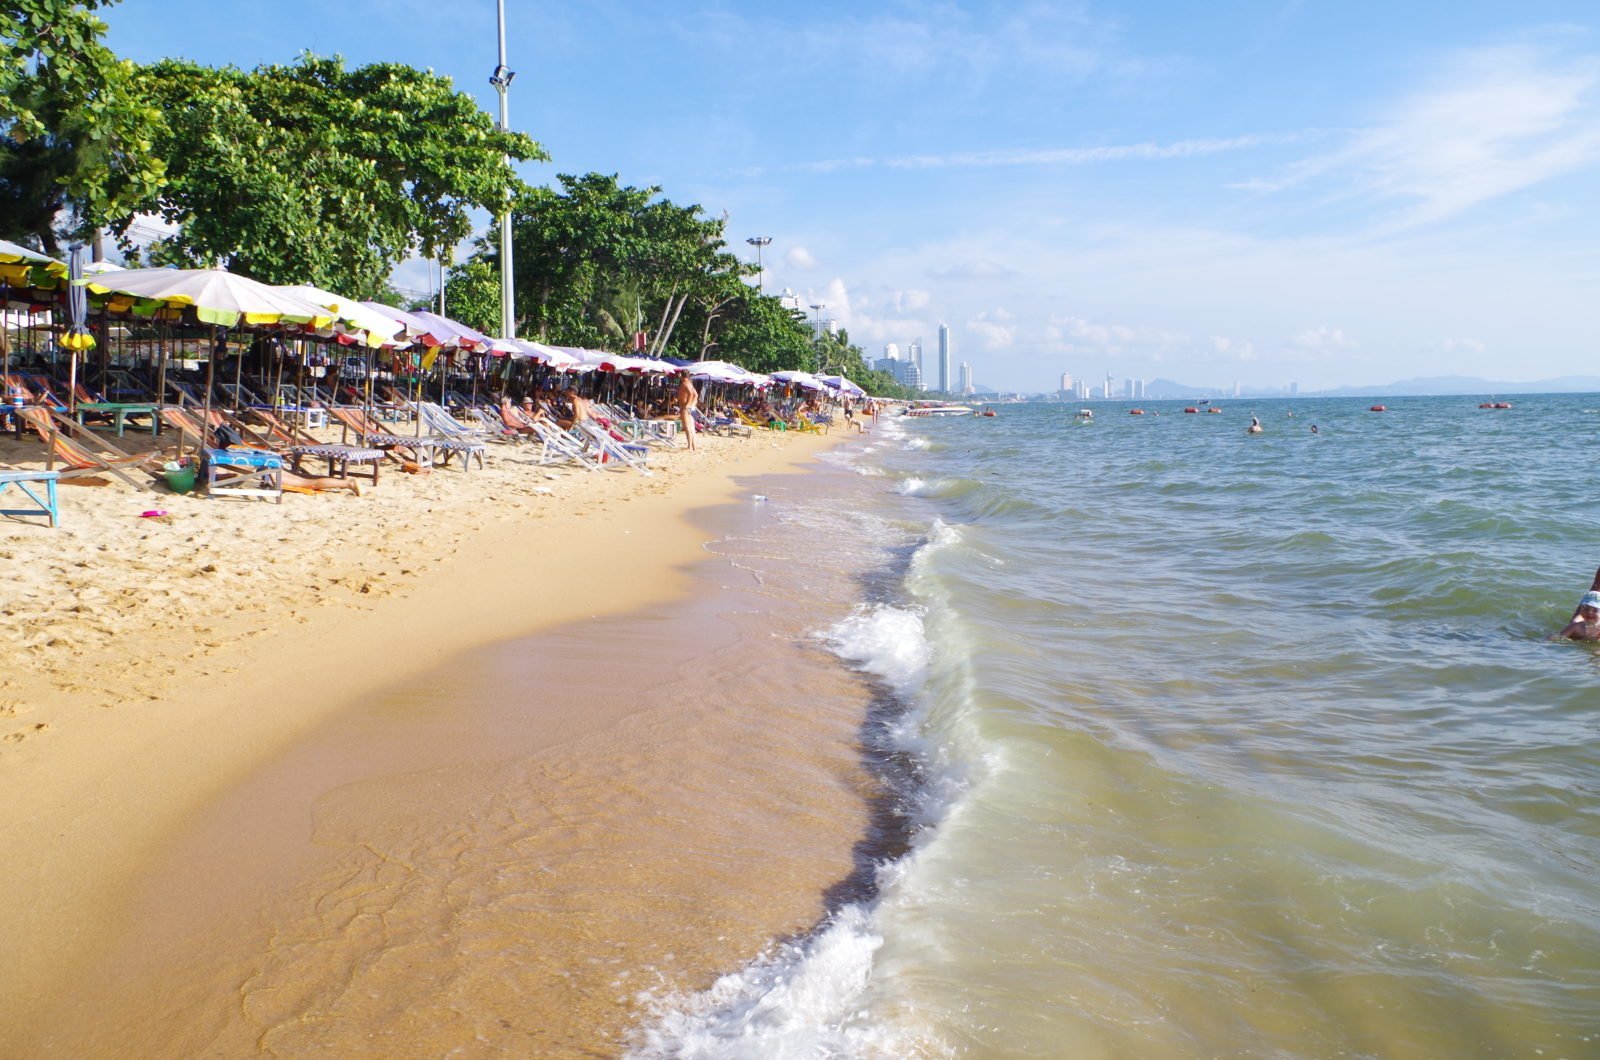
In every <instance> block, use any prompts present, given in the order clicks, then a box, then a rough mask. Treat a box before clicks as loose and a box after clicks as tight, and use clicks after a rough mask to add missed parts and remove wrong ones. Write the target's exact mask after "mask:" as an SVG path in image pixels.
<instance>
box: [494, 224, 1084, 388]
mask: <svg viewBox="0 0 1600 1060" xmlns="http://www.w3.org/2000/svg"><path fill="white" fill-rule="evenodd" d="M513 249H515V248H513ZM1057 393H1059V394H1060V395H1061V396H1062V397H1068V396H1069V395H1071V394H1074V393H1076V391H1075V390H1073V389H1072V373H1071V372H1062V373H1061V389H1060V390H1059V391H1057Z"/></svg>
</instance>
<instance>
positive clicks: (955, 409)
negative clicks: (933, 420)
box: [904, 405, 972, 416]
mask: <svg viewBox="0 0 1600 1060" xmlns="http://www.w3.org/2000/svg"><path fill="white" fill-rule="evenodd" d="M904 415H907V416H970V415H972V409H971V407H969V406H967V405H916V406H913V407H911V408H908V409H906V411H905V413H904Z"/></svg>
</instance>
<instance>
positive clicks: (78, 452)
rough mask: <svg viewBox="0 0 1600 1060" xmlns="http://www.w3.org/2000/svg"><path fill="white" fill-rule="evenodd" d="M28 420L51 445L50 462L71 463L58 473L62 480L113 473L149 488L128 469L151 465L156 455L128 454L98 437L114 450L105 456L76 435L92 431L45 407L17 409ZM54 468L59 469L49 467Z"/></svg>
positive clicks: (125, 480)
mask: <svg viewBox="0 0 1600 1060" xmlns="http://www.w3.org/2000/svg"><path fill="white" fill-rule="evenodd" d="M15 411H16V413H17V414H18V415H20V416H21V417H22V419H23V421H24V422H25V423H27V424H28V425H29V426H30V427H32V428H33V429H34V430H35V431H37V432H38V434H39V437H40V438H42V439H44V441H45V443H46V444H48V445H49V446H50V462H51V463H54V462H55V461H56V460H60V461H61V462H62V463H63V464H66V465H67V470H65V471H61V472H58V473H57V478H58V479H59V480H60V481H63V482H65V481H69V480H71V479H76V478H83V477H85V476H89V475H101V474H109V475H115V476H116V477H117V478H120V479H121V480H122V481H124V482H126V483H127V484H128V485H130V486H132V487H133V488H134V489H140V490H145V489H149V487H148V486H146V485H145V484H144V483H142V482H138V481H136V480H135V479H133V478H130V477H129V476H128V475H127V474H126V473H125V472H126V471H127V470H128V469H131V468H136V467H140V466H142V465H145V464H148V463H149V462H150V458H151V455H152V454H149V453H137V454H135V453H124V452H123V451H122V450H121V449H118V448H117V447H116V446H114V445H112V444H111V443H110V442H106V441H104V440H102V439H99V438H95V439H94V440H95V441H96V443H97V444H99V445H101V446H103V447H104V448H106V449H109V450H111V454H112V455H110V456H101V455H100V454H98V453H95V452H93V451H92V450H89V449H87V448H85V447H84V446H82V445H80V444H79V443H78V442H77V441H75V440H74V439H73V437H72V434H73V433H74V432H78V431H82V432H84V433H86V434H87V433H88V431H87V428H84V427H80V426H78V425H77V424H76V423H73V422H72V421H71V420H69V419H67V418H66V417H65V416H62V415H59V414H57V413H54V412H52V411H50V410H49V409H47V408H43V407H41V406H37V405H36V406H32V407H26V408H21V409H17V410H15ZM48 470H51V471H54V470H55V469H54V468H53V467H52V468H49V469H48Z"/></svg>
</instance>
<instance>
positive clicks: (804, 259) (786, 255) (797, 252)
mask: <svg viewBox="0 0 1600 1060" xmlns="http://www.w3.org/2000/svg"><path fill="white" fill-rule="evenodd" d="M783 263H784V264H785V265H787V266H789V267H790V268H792V269H814V268H816V267H817V259H816V258H815V257H813V256H812V254H811V251H809V250H807V249H806V248H805V247H799V246H795V247H790V248H789V249H788V250H786V251H784V252H783Z"/></svg>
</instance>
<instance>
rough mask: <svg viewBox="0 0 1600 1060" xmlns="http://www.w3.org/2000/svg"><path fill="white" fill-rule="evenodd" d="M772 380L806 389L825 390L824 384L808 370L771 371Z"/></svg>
mask: <svg viewBox="0 0 1600 1060" xmlns="http://www.w3.org/2000/svg"><path fill="white" fill-rule="evenodd" d="M772 380H773V382H775V383H787V384H789V385H791V386H798V387H804V388H805V389H807V390H825V389H827V386H826V384H824V383H823V381H822V380H820V379H818V378H817V377H816V376H814V375H812V374H811V373H810V372H773V373H772Z"/></svg>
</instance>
